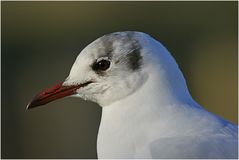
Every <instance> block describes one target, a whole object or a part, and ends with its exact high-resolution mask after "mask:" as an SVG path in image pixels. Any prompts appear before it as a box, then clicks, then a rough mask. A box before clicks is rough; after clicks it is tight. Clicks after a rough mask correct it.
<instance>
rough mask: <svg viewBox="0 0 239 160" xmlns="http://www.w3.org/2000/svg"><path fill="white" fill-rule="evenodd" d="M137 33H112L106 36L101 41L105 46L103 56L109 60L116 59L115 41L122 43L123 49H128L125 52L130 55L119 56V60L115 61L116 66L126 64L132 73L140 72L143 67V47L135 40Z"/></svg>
mask: <svg viewBox="0 0 239 160" xmlns="http://www.w3.org/2000/svg"><path fill="white" fill-rule="evenodd" d="M134 35H135V32H130V31H128V32H125V33H124V34H122V33H112V34H108V35H105V36H104V37H102V39H101V44H102V46H103V48H104V49H103V50H102V51H103V52H104V53H102V55H101V56H106V57H108V58H109V59H114V55H117V53H115V49H114V47H113V43H114V41H120V42H121V43H122V47H126V48H125V50H127V51H128V53H125V55H120V56H118V57H119V58H118V59H117V60H116V61H115V64H118V63H121V64H126V65H127V67H128V68H129V69H130V70H131V71H136V70H139V69H140V68H141V66H142V56H141V48H142V47H141V45H140V44H139V42H138V41H137V39H136V38H135V36H134Z"/></svg>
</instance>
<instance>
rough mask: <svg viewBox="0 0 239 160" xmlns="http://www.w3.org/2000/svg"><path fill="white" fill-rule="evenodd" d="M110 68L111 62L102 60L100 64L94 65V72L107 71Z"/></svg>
mask: <svg viewBox="0 0 239 160" xmlns="http://www.w3.org/2000/svg"><path fill="white" fill-rule="evenodd" d="M109 67H110V61H109V60H105V59H102V60H100V61H99V62H96V63H94V65H93V70H95V71H105V70H107V69H108V68H109Z"/></svg>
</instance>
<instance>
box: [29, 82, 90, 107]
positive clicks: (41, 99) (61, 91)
mask: <svg viewBox="0 0 239 160" xmlns="http://www.w3.org/2000/svg"><path fill="white" fill-rule="evenodd" d="M89 83H91V82H87V83H84V84H81V85H72V86H63V85H62V84H63V83H59V84H57V85H55V86H53V87H51V88H49V89H46V90H45V91H42V92H40V93H38V94H37V95H36V96H35V98H33V100H32V101H31V102H30V103H29V104H28V105H27V109H31V108H34V107H37V106H41V105H44V104H47V103H49V102H52V101H54V100H57V99H60V98H63V97H66V96H70V95H73V94H75V93H76V90H77V89H79V88H80V87H83V86H86V85H88V84H89Z"/></svg>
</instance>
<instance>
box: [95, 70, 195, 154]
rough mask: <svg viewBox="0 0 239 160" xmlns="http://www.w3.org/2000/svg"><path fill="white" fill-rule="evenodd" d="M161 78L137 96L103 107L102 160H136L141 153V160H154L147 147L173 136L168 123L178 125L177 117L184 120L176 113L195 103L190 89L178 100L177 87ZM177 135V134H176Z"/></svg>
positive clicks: (153, 77) (151, 80)
mask: <svg viewBox="0 0 239 160" xmlns="http://www.w3.org/2000/svg"><path fill="white" fill-rule="evenodd" d="M157 76H161V77H165V76H162V75H158V74H156V73H154V74H150V76H149V77H148V79H147V81H146V82H145V84H143V86H142V87H141V88H139V89H138V90H137V91H136V92H134V93H133V94H131V95H129V96H127V97H125V98H124V99H121V100H119V101H116V102H114V103H112V104H110V105H109V106H105V107H103V111H102V119H101V124H100V129H99V134H98V142H97V146H98V149H97V150H98V156H99V157H102V158H117V155H119V156H120V157H118V158H124V155H125V158H129V157H131V158H136V157H135V155H136V154H137V153H139V154H142V155H143V157H141V158H150V153H147V152H149V151H147V149H146V148H145V146H146V145H147V144H145V143H146V142H151V141H153V138H154V137H155V138H156V137H157V138H158V136H162V137H163V136H165V135H167V136H169V135H170V134H169V132H170V131H169V130H170V129H171V128H170V125H169V124H167V123H171V124H173V123H174V122H176V121H177V115H178V117H181V115H180V114H176V113H177V112H179V113H180V111H181V110H185V105H183V104H186V103H191V104H193V103H194V101H193V100H192V99H191V96H190V95H189V93H188V91H187V89H186V88H185V90H181V91H180V92H176V93H177V94H180V96H175V95H174V94H175V90H174V86H170V84H166V83H165V82H164V79H162V78H161V81H159V77H157ZM165 81H166V80H165ZM175 89H177V88H175ZM183 92H184V93H183ZM180 106H182V107H181V108H180ZM195 106H196V105H195ZM186 108H187V107H186ZM195 108H196V107H195ZM170 115H174V117H172V116H170ZM171 121H173V123H172V122H171ZM173 125H174V124H173ZM173 125H172V127H173ZM166 126H169V128H166ZM135 132H140V134H135ZM173 134H176V132H172V135H173ZM138 136H139V137H138ZM140 136H143V137H140ZM149 138H150V139H149ZM116 144H117V145H116ZM135 146H137V148H136V147H135ZM140 146H142V148H141V147H140ZM130 155H132V156H130ZM122 156H123V157H122ZM145 156H146V157H145ZM139 157H140V155H137V158H139Z"/></svg>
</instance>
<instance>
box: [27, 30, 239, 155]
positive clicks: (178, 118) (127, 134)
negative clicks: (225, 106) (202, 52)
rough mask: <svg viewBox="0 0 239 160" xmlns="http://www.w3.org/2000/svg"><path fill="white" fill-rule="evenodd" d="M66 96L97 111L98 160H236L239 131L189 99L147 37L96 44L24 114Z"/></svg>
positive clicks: (160, 49)
mask: <svg viewBox="0 0 239 160" xmlns="http://www.w3.org/2000/svg"><path fill="white" fill-rule="evenodd" d="M67 96H74V97H80V98H83V99H84V100H89V101H93V102H96V103H97V104H99V105H100V106H101V107H102V117H101V122H100V127H99V133H98V137H97V154H98V158H127V159H131V158H238V146H237V143H238V126H237V125H235V124H232V123H231V122H229V121H227V120H224V119H222V118H220V117H219V116H217V115H214V114H213V113H210V112H208V111H207V110H206V109H204V108H203V107H202V106H200V105H199V104H198V103H197V102H196V101H195V100H194V99H193V98H192V97H191V95H190V93H189V91H188V88H187V84H186V81H185V79H184V76H183V74H182V72H181V70H180V68H179V67H178V65H177V63H176V61H175V59H174V58H173V57H172V55H171V54H170V52H169V51H168V50H167V49H166V48H165V47H164V46H163V45H162V44H161V43H160V42H159V41H157V40H155V39H154V38H152V37H151V36H150V35H148V34H146V33H143V32H136V31H124V32H115V33H110V34H106V35H104V36H102V37H100V38H98V39H96V40H95V41H93V42H92V43H90V44H89V45H88V46H86V47H85V48H84V49H83V50H82V51H81V52H80V54H79V55H78V57H77V58H76V60H75V62H74V64H73V66H72V68H71V71H70V74H69V76H68V77H67V78H66V79H65V80H64V81H63V82H62V83H59V84H57V85H55V86H53V87H51V88H49V89H46V90H44V91H42V92H40V93H38V94H37V95H36V96H35V98H33V100H32V101H31V102H30V103H29V104H28V105H27V109H31V108H35V107H37V106H41V105H45V104H47V103H49V102H52V101H54V100H56V99H59V98H63V97H67Z"/></svg>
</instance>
